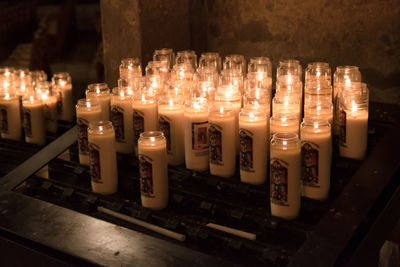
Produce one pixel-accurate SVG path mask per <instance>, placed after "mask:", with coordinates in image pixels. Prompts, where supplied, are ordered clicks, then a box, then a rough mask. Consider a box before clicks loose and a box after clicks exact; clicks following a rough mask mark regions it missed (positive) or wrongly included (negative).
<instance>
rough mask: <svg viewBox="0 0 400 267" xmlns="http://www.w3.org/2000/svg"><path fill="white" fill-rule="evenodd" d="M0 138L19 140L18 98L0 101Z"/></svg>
mask: <svg viewBox="0 0 400 267" xmlns="http://www.w3.org/2000/svg"><path fill="white" fill-rule="evenodd" d="M0 121H1V125H0V129H1V138H4V139H11V140H17V141H19V140H21V131H22V126H21V115H20V103H19V99H18V97H15V98H10V99H0Z"/></svg>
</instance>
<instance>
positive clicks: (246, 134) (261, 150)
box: [239, 118, 269, 184]
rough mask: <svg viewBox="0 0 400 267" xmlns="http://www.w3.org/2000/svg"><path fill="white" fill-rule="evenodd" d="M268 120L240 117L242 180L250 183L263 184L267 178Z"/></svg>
mask: <svg viewBox="0 0 400 267" xmlns="http://www.w3.org/2000/svg"><path fill="white" fill-rule="evenodd" d="M267 127H268V120H267V119H261V120H256V121H252V120H248V119H246V118H240V119H239V139H240V144H241V150H240V154H239V159H240V180H241V181H242V182H244V183H249V184H263V183H265V179H266V178H267V163H268V157H269V138H268V129H267Z"/></svg>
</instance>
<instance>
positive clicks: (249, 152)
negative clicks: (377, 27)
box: [239, 129, 254, 172]
mask: <svg viewBox="0 0 400 267" xmlns="http://www.w3.org/2000/svg"><path fill="white" fill-rule="evenodd" d="M252 136H253V133H252V132H250V131H247V130H245V129H239V138H240V153H239V159H240V170H242V171H247V172H254V169H253V137H252Z"/></svg>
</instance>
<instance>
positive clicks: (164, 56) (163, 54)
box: [153, 48, 175, 69]
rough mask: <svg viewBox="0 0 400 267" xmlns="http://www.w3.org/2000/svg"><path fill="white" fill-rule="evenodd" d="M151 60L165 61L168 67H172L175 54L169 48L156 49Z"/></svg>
mask: <svg viewBox="0 0 400 267" xmlns="http://www.w3.org/2000/svg"><path fill="white" fill-rule="evenodd" d="M153 60H155V61H167V62H168V65H167V66H168V69H172V67H173V64H174V63H175V54H174V51H173V50H172V49H171V48H161V49H156V50H155V51H154V54H153Z"/></svg>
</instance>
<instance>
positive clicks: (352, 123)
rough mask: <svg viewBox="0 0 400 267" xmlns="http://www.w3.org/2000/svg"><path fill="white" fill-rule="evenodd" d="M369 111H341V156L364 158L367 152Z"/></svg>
mask: <svg viewBox="0 0 400 267" xmlns="http://www.w3.org/2000/svg"><path fill="white" fill-rule="evenodd" d="M367 142H368V111H366V110H358V111H356V112H351V111H348V112H345V113H344V112H343V111H342V112H341V125H340V146H339V154H340V156H341V157H346V158H353V159H363V158H364V157H365V154H366V152H367Z"/></svg>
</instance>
